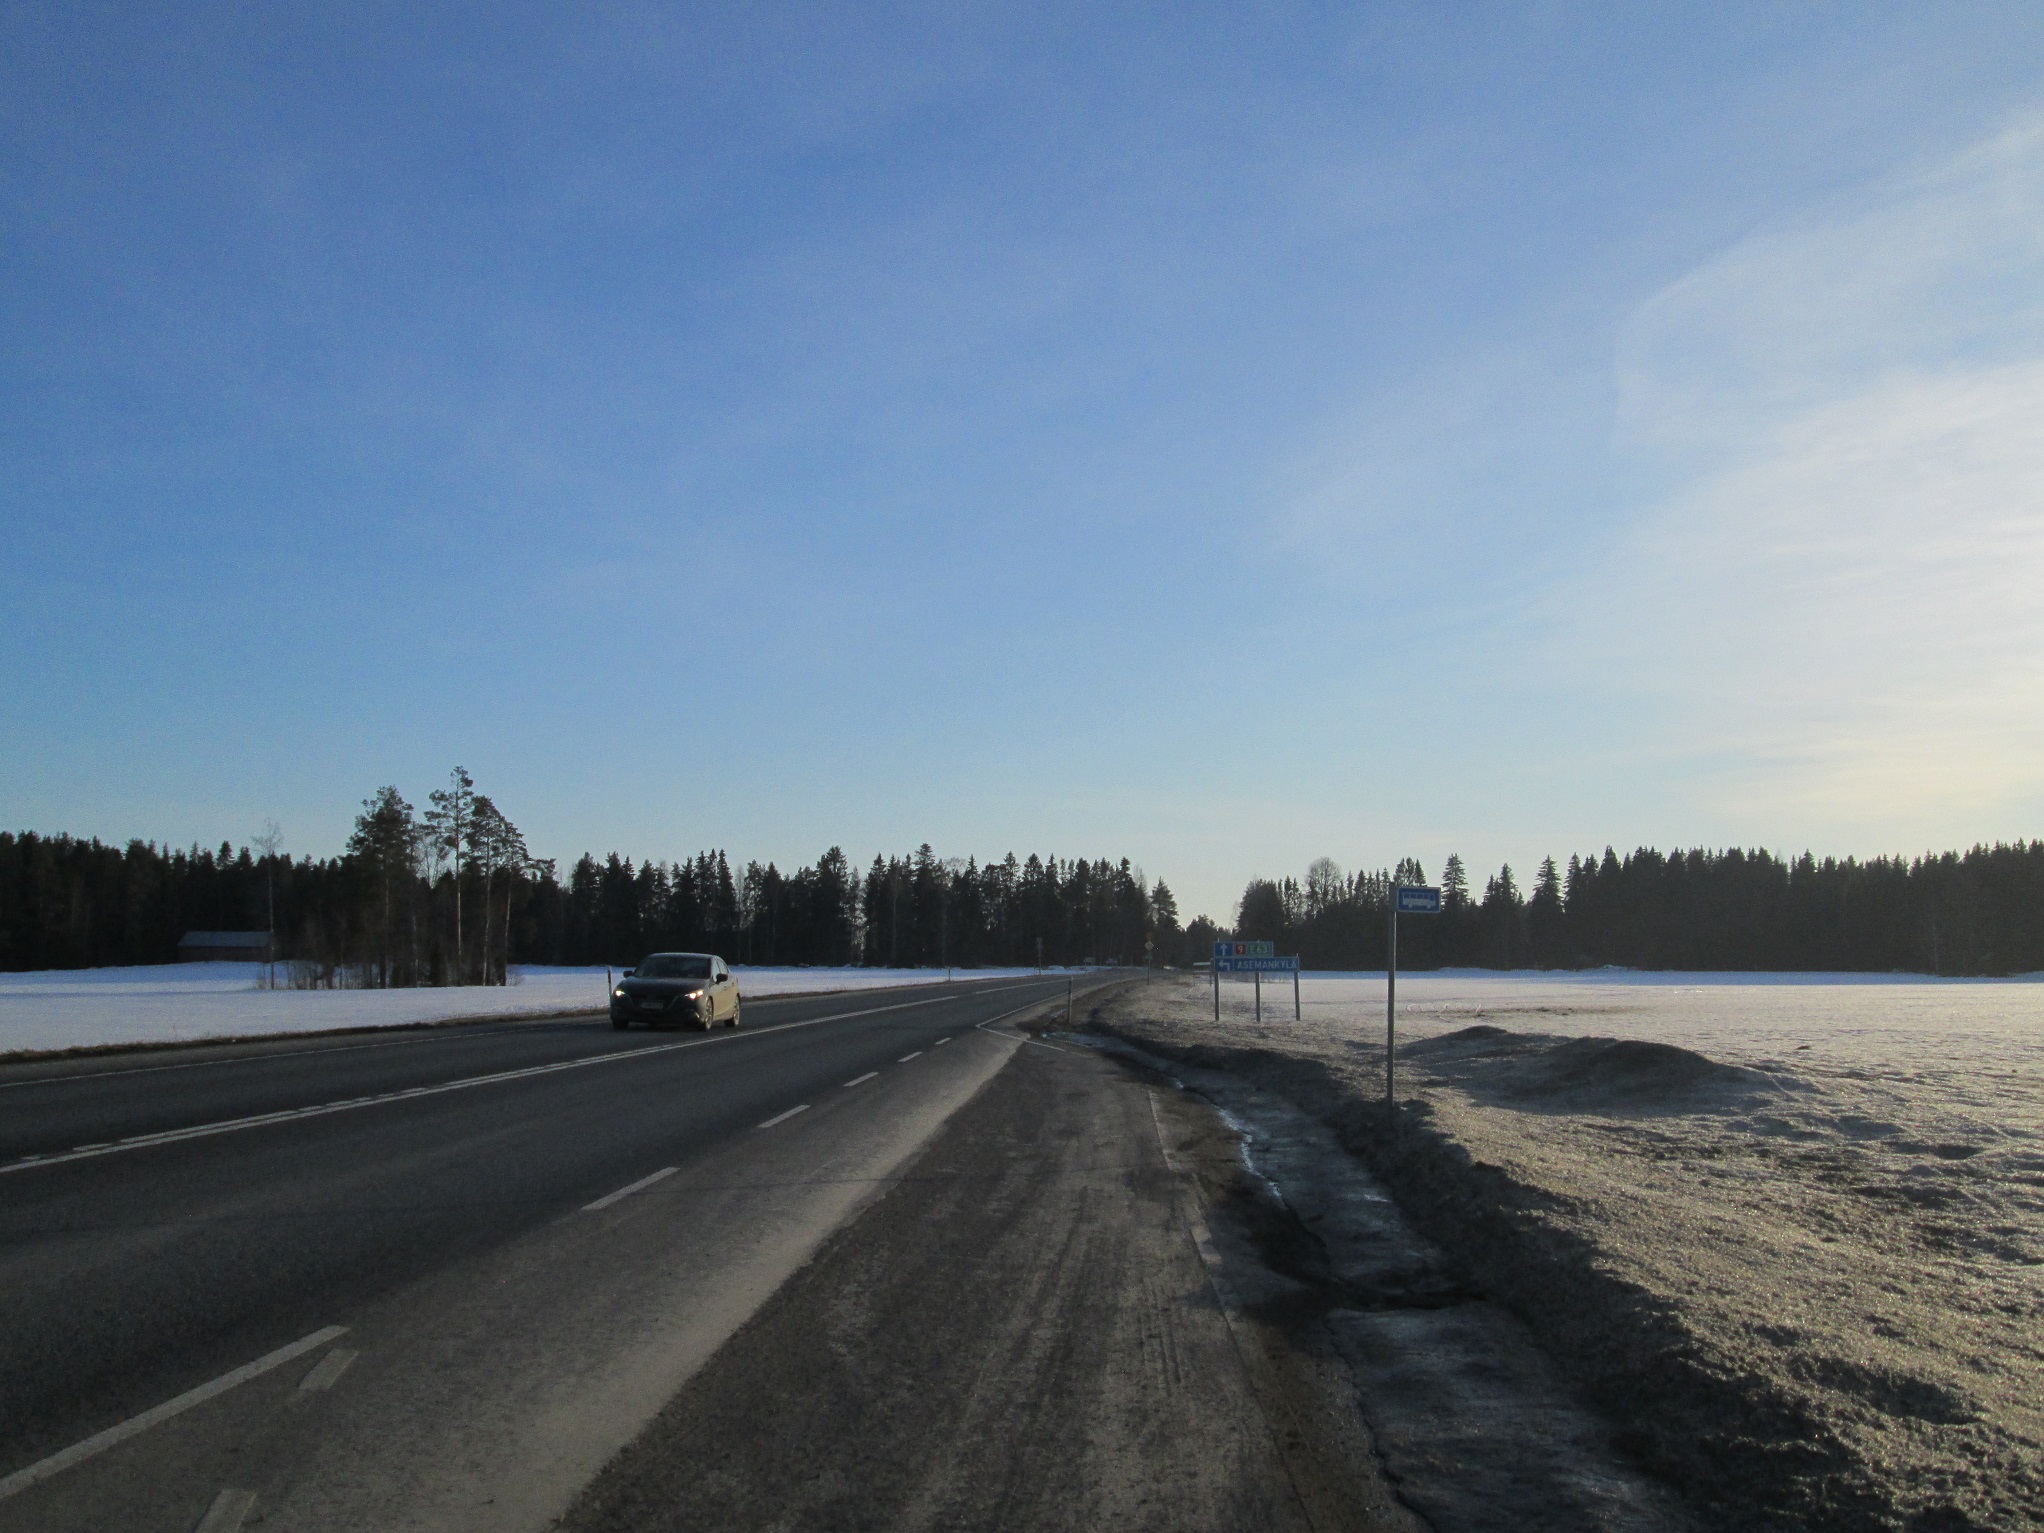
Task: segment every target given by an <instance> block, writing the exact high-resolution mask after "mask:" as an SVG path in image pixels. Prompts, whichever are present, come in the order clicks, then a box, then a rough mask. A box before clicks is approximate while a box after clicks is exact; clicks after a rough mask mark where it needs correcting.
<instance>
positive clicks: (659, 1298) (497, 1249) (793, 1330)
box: [0, 977, 1381, 1533]
mask: <svg viewBox="0 0 2044 1533" xmlns="http://www.w3.org/2000/svg"><path fill="white" fill-rule="evenodd" d="M1085 983H1086V982H1085V981H1082V982H1081V988H1082V991H1083V988H1084V985H1085ZM1064 994H1065V981H1064V979H1063V978H1061V977H1060V978H1056V979H1052V980H1024V981H1001V982H989V983H985V984H973V985H967V984H961V985H957V986H952V987H947V988H946V989H945V990H943V991H941V992H938V993H932V992H931V991H930V990H929V989H927V988H917V989H913V990H907V991H893V992H871V991H869V992H861V993H858V994H854V995H835V996H822V997H812V998H803V999H790V1000H781V1001H768V1000H758V1001H753V1002H748V1003H747V1006H746V1026H745V1027H744V1028H742V1029H740V1030H739V1031H737V1032H735V1033H732V1032H726V1031H719V1032H717V1033H713V1034H708V1035H705V1034H699V1033H666V1032H660V1033H648V1032H644V1031H637V1030H634V1031H632V1032H630V1033H624V1034H619V1033H615V1032H613V1031H612V1030H611V1029H610V1027H609V1025H608V1023H607V1021H605V1020H603V1019H600V1018H591V1019H588V1020H579V1021H578V1020H570V1021H563V1022H558V1023H544V1024H523V1025H490V1026H478V1027H469V1028H460V1029H450V1030H443V1031H434V1032H427V1033H410V1034H405V1035H403V1036H401V1037H377V1036H373V1035H371V1036H364V1037H352V1038H345V1039H332V1040H321V1041H317V1042H308V1041H305V1040H293V1041H290V1042H288V1043H277V1044H265V1045H236V1046H228V1047H217V1048H207V1049H203V1050H191V1051H176V1052H172V1053H151V1054H141V1055H130V1056H111V1057H102V1058H97V1059H91V1060H78V1061H70V1062H63V1063H45V1064H38V1065H18V1066H13V1067H9V1068H7V1069H4V1070H0V1530H6V1529H14V1528H20V1529H36V1530H45V1533H56V1530H67V1529H79V1530H86V1529H95V1530H96V1529H105V1528H111V1527H119V1528H123V1529H133V1530H150V1529H166V1530H177V1533H184V1530H188V1529H193V1528H202V1529H205V1530H207V1533H231V1530H233V1529H236V1528H241V1527H248V1528H253V1527H256V1526H261V1527H262V1528H263V1529H265V1530H266V1533H268V1530H275V1529H289V1528H306V1529H315V1528H316V1529H327V1530H333V1529H365V1530H366V1529H400V1528H419V1529H426V1528H431V1529H491V1530H499V1529H528V1528H529V1529H535V1530H536V1529H541V1528H545V1527H548V1526H550V1525H554V1524H556V1523H557V1521H558V1520H559V1519H562V1518H564V1517H565V1518H566V1519H567V1521H568V1525H569V1526H572V1527H578V1528H586V1529H596V1528H641V1527H647V1528H651V1527H677V1528H678V1527H690V1526H695V1527H702V1526H717V1527H747V1526H757V1527H768V1526H772V1527H782V1528H795V1527H816V1528H826V1527H830V1528H849V1527H875V1528H879V1527H931V1528H936V1527H964V1526H979V1527H1013V1528H1052V1527H1071V1526H1090V1527H1107V1526H1124V1527H1166V1526H1169V1527H1177V1528H1193V1527H1203V1526H1204V1527H1214V1528H1229V1527H1243V1528H1252V1527H1269V1528H1287V1529H1289V1528H1310V1527H1334V1526H1357V1527H1361V1526H1373V1525H1376V1523H1375V1521H1374V1518H1375V1516H1376V1513H1375V1512H1373V1511H1372V1507H1373V1506H1374V1505H1375V1503H1373V1502H1372V1501H1371V1499H1370V1498H1371V1496H1372V1495H1377V1496H1378V1497H1379V1499H1381V1490H1377V1491H1373V1490H1372V1489H1371V1488H1370V1487H1369V1486H1368V1485H1367V1484H1366V1483H1362V1482H1355V1483H1348V1482H1344V1480H1343V1475H1342V1472H1341V1471H1340V1470H1339V1469H1338V1468H1335V1467H1330V1466H1333V1465H1334V1464H1335V1460H1337V1459H1339V1458H1340V1457H1341V1454H1342V1453H1343V1452H1345V1451H1348V1450H1349V1449H1352V1448H1353V1444H1349V1445H1347V1447H1346V1448H1345V1447H1344V1446H1343V1445H1342V1444H1340V1443H1334V1444H1333V1445H1332V1446H1329V1443H1328V1442H1321V1441H1318V1440H1317V1439H1316V1438H1315V1436H1314V1433H1313V1432H1312V1431H1307V1432H1305V1433H1304V1435H1303V1436H1302V1435H1301V1433H1300V1431H1299V1430H1298V1428H1299V1423H1298V1422H1297V1421H1296V1420H1294V1419H1293V1417H1292V1415H1290V1414H1288V1412H1295V1405H1296V1400H1297V1399H1299V1398H1306V1397H1309V1396H1310V1395H1311V1389H1310V1388H1308V1389H1307V1390H1306V1392H1305V1395H1300V1394H1299V1393H1298V1391H1297V1390H1296V1389H1295V1388H1294V1387H1293V1386H1294V1385H1296V1384H1297V1382H1298V1381H1297V1380H1296V1379H1293V1380H1290V1381H1289V1382H1288V1380H1287V1377H1286V1376H1285V1375H1284V1371H1283V1370H1284V1366H1285V1365H1283V1364H1282V1363H1280V1364H1273V1363H1272V1361H1271V1359H1270V1357H1269V1356H1267V1355H1266V1354H1265V1353H1264V1352H1262V1351H1260V1350H1259V1348H1258V1345H1257V1344H1256V1342H1255V1339H1254V1337H1249V1338H1248V1339H1247V1340H1245V1335H1246V1331H1245V1328H1244V1326H1243V1323H1242V1322H1241V1318H1240V1317H1239V1316H1237V1317H1234V1319H1233V1320H1231V1318H1230V1316H1229V1315H1228V1313H1227V1312H1226V1306H1225V1305H1223V1304H1222V1303H1220V1302H1219V1301H1218V1300H1217V1298H1216V1290H1215V1288H1214V1287H1213V1285H1212V1283H1211V1273H1210V1272H1209V1271H1208V1270H1207V1269H1206V1268H1205V1267H1204V1266H1203V1264H1202V1261H1201V1257H1200V1252H1199V1248H1198V1245H1197V1242H1196V1241H1195V1240H1194V1239H1192V1238H1191V1237H1190V1234H1189V1231H1190V1230H1191V1229H1192V1228H1193V1227H1195V1226H1196V1225H1197V1217H1196V1213H1193V1212H1192V1211H1191V1210H1189V1207H1188V1205H1187V1203H1186V1201H1185V1188H1184V1185H1183V1183H1182V1181H1181V1180H1180V1179H1178V1178H1175V1177H1174V1176H1173V1174H1172V1172H1171V1170H1170V1168H1169V1166H1168V1164H1167V1161H1166V1154H1167V1151H1166V1145H1167V1144H1168V1143H1169V1141H1170V1139H1171V1137H1172V1134H1173V1133H1174V1132H1179V1133H1181V1134H1182V1133H1183V1132H1184V1127H1183V1125H1182V1124H1181V1125H1180V1127H1179V1129H1177V1130H1173V1129H1172V1128H1171V1126H1170V1124H1171V1121H1172V1120H1171V1115H1172V1114H1173V1113H1174V1112H1175V1113H1178V1114H1180V1115H1182V1114H1184V1113H1185V1112H1186V1111H1187V1110H1188V1109H1187V1108H1186V1107H1185V1105H1184V1104H1182V1103H1177V1104H1174V1103H1171V1102H1170V1101H1169V1100H1168V1096H1169V1094H1168V1093H1164V1094H1161V1095H1160V1094H1159V1093H1157V1092H1155V1091H1153V1090H1152V1089H1151V1088H1150V1087H1148V1086H1146V1085H1144V1084H1143V1083H1141V1082H1140V1081H1138V1080H1136V1079H1134V1078H1132V1077H1130V1076H1128V1075H1127V1074H1126V1073H1125V1072H1122V1071H1120V1070H1119V1069H1117V1068H1116V1067H1115V1066H1113V1065H1112V1064H1109V1063H1107V1062H1105V1061H1102V1060H1101V1059H1099V1058H1097V1057H1095V1056H1093V1055H1092V1054H1090V1053H1088V1052H1086V1051H1082V1050H1070V1049H1063V1050H1061V1049H1056V1048H1053V1047H1049V1046H1047V1045H1045V1044H1043V1043H1041V1042H1037V1043H1024V1042H1022V1041H1021V1040H1020V1038H1019V1036H1018V1035H1017V1034H1016V1033H1015V1032H1014V1026H1015V1024H1016V1023H1017V1022H1018V1021H1026V1020H1029V1019H1031V1018H1032V1017H1033V1018H1041V1017H1043V1016H1045V1015H1047V1014H1049V1013H1050V1012H1051V1011H1052V1010H1053V1008H1054V1007H1057V1006H1060V1005H1061V1003H1062V1002H1063V999H1064ZM1018 1054H1019V1055H1020V1056H1021V1057H1019V1058H1018V1057H1016V1056H1017V1055H1018ZM1160 1103H1161V1105H1160ZM1189 1216H1190V1217H1191V1220H1192V1222H1191V1224H1188V1217H1189ZM833 1232H835V1233H833ZM791 1279H792V1281H791ZM748 1321H750V1322H752V1323H751V1324H747V1322H748ZM606 1466H608V1468H606ZM1379 1510H1381V1508H1379Z"/></svg>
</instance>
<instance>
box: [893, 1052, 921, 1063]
mask: <svg viewBox="0 0 2044 1533" xmlns="http://www.w3.org/2000/svg"><path fill="white" fill-rule="evenodd" d="M922 1057H923V1051H922V1050H921V1049H917V1050H916V1051H915V1052H914V1053H913V1054H904V1055H902V1056H901V1058H899V1059H897V1060H896V1061H895V1063H896V1064H898V1065H905V1064H907V1063H908V1062H909V1061H910V1060H911V1059H921V1058H922Z"/></svg>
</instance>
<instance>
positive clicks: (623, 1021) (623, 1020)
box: [610, 1012, 632, 1032]
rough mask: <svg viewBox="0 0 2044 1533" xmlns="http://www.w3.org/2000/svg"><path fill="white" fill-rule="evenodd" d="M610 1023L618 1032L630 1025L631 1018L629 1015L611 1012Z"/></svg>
mask: <svg viewBox="0 0 2044 1533" xmlns="http://www.w3.org/2000/svg"><path fill="white" fill-rule="evenodd" d="M610 1025H611V1026H612V1027H614V1028H616V1029H617V1030H618V1031H619V1032H623V1031H624V1030H625V1029H626V1028H628V1027H630V1026H631V1025H632V1019H631V1018H630V1017H621V1016H619V1015H618V1014H617V1013H616V1012H612V1013H611V1015H610Z"/></svg>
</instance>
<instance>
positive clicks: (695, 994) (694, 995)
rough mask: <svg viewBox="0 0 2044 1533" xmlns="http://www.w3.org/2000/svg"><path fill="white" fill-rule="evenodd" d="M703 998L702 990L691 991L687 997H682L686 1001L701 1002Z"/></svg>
mask: <svg viewBox="0 0 2044 1533" xmlns="http://www.w3.org/2000/svg"><path fill="white" fill-rule="evenodd" d="M702 998H703V993H702V991H700V990H691V991H689V993H688V994H687V995H685V996H683V997H682V999H683V1000H684V1001H700V1000H701V999H702Z"/></svg>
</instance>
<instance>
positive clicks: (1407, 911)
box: [1398, 884, 1441, 916]
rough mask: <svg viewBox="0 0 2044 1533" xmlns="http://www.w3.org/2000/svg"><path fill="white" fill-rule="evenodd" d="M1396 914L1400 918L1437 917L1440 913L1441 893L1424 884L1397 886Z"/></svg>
mask: <svg viewBox="0 0 2044 1533" xmlns="http://www.w3.org/2000/svg"><path fill="white" fill-rule="evenodd" d="M1398 913H1399V914H1400V915H1402V916H1437V915H1439V914H1440V913H1441V891H1440V890H1438V889H1433V888H1429V887H1428V886H1427V885H1425V884H1400V885H1399V886H1398Z"/></svg>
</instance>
